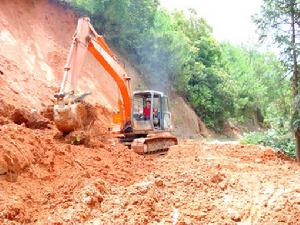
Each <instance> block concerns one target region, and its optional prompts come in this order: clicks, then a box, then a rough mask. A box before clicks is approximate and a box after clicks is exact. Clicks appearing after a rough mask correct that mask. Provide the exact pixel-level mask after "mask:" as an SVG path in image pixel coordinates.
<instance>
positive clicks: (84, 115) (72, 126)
mask: <svg viewBox="0 0 300 225" xmlns="http://www.w3.org/2000/svg"><path fill="white" fill-rule="evenodd" d="M89 94H91V93H84V94H81V95H78V96H72V97H71V99H72V100H70V99H69V100H67V98H64V99H63V100H61V102H60V103H59V104H56V105H54V109H53V118H54V122H55V125H56V127H57V129H58V130H59V131H61V132H63V133H70V132H72V131H74V130H77V129H82V128H85V127H86V126H88V125H90V124H91V123H92V122H93V121H94V120H95V119H96V117H97V116H96V112H95V111H94V109H93V107H92V106H91V105H90V104H89V103H87V102H85V101H83V98H85V97H86V96H87V95H89ZM63 101H66V102H63Z"/></svg>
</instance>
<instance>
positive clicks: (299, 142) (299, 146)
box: [291, 3, 300, 162]
mask: <svg viewBox="0 0 300 225" xmlns="http://www.w3.org/2000/svg"><path fill="white" fill-rule="evenodd" d="M295 7H296V5H295V3H292V4H291V28H292V37H291V41H292V43H291V44H292V46H291V47H292V55H293V65H292V66H293V68H292V71H293V76H292V94H293V102H292V110H293V112H295V111H296V110H297V108H296V107H298V106H297V105H296V97H297V95H298V63H297V47H296V32H295ZM295 138H296V149H295V150H296V156H297V160H298V161H299V162H300V128H298V129H296V131H295Z"/></svg>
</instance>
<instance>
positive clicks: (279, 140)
mask: <svg viewBox="0 0 300 225" xmlns="http://www.w3.org/2000/svg"><path fill="white" fill-rule="evenodd" d="M241 143H243V144H261V145H264V146H270V147H272V148H275V149H279V150H281V151H283V152H284V153H285V154H287V155H288V156H290V157H295V142H294V138H293V135H292V133H291V132H290V131H289V130H287V129H285V128H280V129H270V130H267V131H265V132H251V133H248V134H246V135H245V136H244V137H243V139H242V140H241Z"/></svg>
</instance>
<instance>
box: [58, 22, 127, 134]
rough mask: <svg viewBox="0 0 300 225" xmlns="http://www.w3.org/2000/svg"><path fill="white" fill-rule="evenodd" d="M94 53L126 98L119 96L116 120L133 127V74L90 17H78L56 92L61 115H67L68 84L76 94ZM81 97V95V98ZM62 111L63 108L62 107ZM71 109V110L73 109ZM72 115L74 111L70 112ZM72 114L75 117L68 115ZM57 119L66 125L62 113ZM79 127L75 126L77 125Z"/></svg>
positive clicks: (121, 126) (67, 129)
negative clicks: (116, 54) (119, 61)
mask: <svg viewBox="0 0 300 225" xmlns="http://www.w3.org/2000/svg"><path fill="white" fill-rule="evenodd" d="M87 52H90V53H91V54H92V55H93V56H94V57H95V59H96V60H97V61H98V62H99V63H100V64H101V65H102V66H103V68H104V69H105V70H106V71H107V73H108V74H109V75H110V76H111V77H112V78H113V80H114V81H115V82H116V84H117V86H118V88H119V93H120V94H121V97H122V98H119V99H118V108H119V109H118V110H119V111H118V113H116V114H115V115H114V119H113V121H114V122H115V123H117V124H120V128H121V131H125V130H126V129H127V130H128V129H130V128H131V96H130V91H129V90H130V83H129V82H130V77H129V76H128V75H127V74H126V72H125V70H124V69H123V68H122V67H121V66H120V64H119V63H118V60H117V58H116V56H115V55H114V54H113V52H112V51H111V50H110V48H109V47H108V45H107V44H106V42H105V40H104V38H103V36H101V35H98V34H97V32H96V31H95V29H94V28H93V26H92V25H91V23H90V19H89V18H87V17H83V18H80V19H79V20H78V24H77V28H76V31H75V33H74V36H73V42H72V45H71V48H70V52H69V55H68V58H67V63H66V66H65V68H64V76H63V80H62V83H61V87H60V92H59V93H58V94H56V95H55V97H56V98H57V99H58V105H59V106H61V109H60V111H61V112H62V113H61V115H63V114H67V113H66V112H65V111H64V109H63V108H65V109H66V110H67V107H64V105H65V102H66V101H65V98H66V95H67V94H66V92H65V89H66V83H67V81H68V80H71V89H72V90H71V92H70V93H71V96H73V98H71V99H76V98H75V97H74V96H75V94H76V87H77V80H78V78H79V76H80V71H81V68H82V66H83V63H84V59H85V56H86V53H87ZM79 98H80V97H79ZM58 111H59V108H58ZM69 111H71V110H69ZM69 114H70V113H69ZM68 117H71V116H70V115H68ZM57 118H58V119H57V120H61V123H62V124H63V118H62V116H60V117H59V116H58V117H57ZM63 127H64V126H62V128H61V129H62V131H63V132H68V131H70V130H71V128H70V127H72V126H68V128H66V130H64V129H65V128H63ZM74 128H75V125H74Z"/></svg>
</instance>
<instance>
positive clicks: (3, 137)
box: [0, 0, 300, 225]
mask: <svg viewBox="0 0 300 225" xmlns="http://www.w3.org/2000/svg"><path fill="white" fill-rule="evenodd" d="M0 5H1V7H0V86H1V88H0V224H40V225H44V224H52V225H61V224H178V225H179V224H181V225H183V224H270V225H273V224H291V225H292V224H293V225H294V224H300V166H299V165H298V164H297V163H296V162H295V161H293V160H291V159H288V158H287V157H285V156H284V155H282V154H279V153H276V152H274V151H273V150H272V149H270V148H265V147H261V146H245V145H239V144H225V143H223V144H222V143H215V144H209V143H206V142H205V141H203V140H199V139H194V140H191V139H181V140H180V144H179V145H178V146H175V147H172V148H171V149H170V151H169V152H168V153H167V154H165V155H152V156H140V155H137V154H135V153H134V152H132V151H131V150H130V149H128V148H127V147H125V146H123V145H121V144H119V143H118V140H116V139H114V138H113V137H112V136H111V135H110V134H109V132H108V128H109V127H110V126H111V118H112V111H113V109H114V108H115V105H116V99H117V98H116V96H117V95H118V91H117V88H116V85H115V84H114V82H112V80H111V78H110V77H109V76H108V75H107V74H106V73H105V71H104V70H103V68H101V67H100V66H99V65H98V64H97V62H96V61H95V60H94V59H92V58H91V57H89V56H88V57H87V60H86V64H85V66H84V68H83V71H82V74H83V75H84V77H83V78H82V79H80V80H79V87H78V89H79V90H85V91H86V90H89V91H92V92H93V94H92V95H91V96H90V97H88V99H87V100H88V102H89V103H91V104H93V106H94V107H95V111H96V114H97V121H96V122H95V124H93V126H92V127H90V129H88V130H81V131H78V132H75V133H72V134H70V135H67V136H63V135H62V134H61V133H60V132H59V131H58V130H57V129H56V127H55V126H54V123H53V121H52V119H53V118H52V114H51V112H52V110H51V107H52V106H53V104H54V97H53V94H54V93H55V92H57V90H58V87H59V81H60V80H61V77H62V72H63V67H64V63H65V61H66V58H67V54H68V49H69V46H70V42H71V39H72V35H73V32H74V30H75V26H76V21H77V16H76V15H75V14H74V12H72V11H71V10H69V9H65V8H63V7H61V6H57V5H56V4H54V3H53V1H47V0H34V1H30V0H28V1H24V0H1V3H0ZM128 68H130V70H132V71H133V70H134V69H133V67H130V66H129V67H128V66H127V67H126V69H128ZM130 70H128V73H129V74H130V75H131V74H134V73H132V71H130ZM135 76H138V75H137V74H136V75H135ZM139 79H141V77H140V78H139ZM137 83H138V79H136V78H135V77H133V86H134V85H135V86H138V85H137ZM173 99H175V101H174V102H175V103H174V104H173V105H174V109H173V110H174V112H175V113H174V115H176V114H177V115H181V117H177V120H178V121H175V122H176V123H175V128H176V129H177V133H178V134H180V135H181V134H183V133H184V134H186V135H187V136H188V137H197V136H198V134H199V133H205V134H206V133H207V130H206V129H205V127H203V124H202V123H200V122H201V121H200V122H199V119H198V118H197V117H196V115H195V113H194V112H192V111H191V110H190V109H188V110H185V109H186V107H188V106H187V105H186V104H185V103H184V101H183V99H180V98H179V99H176V97H173ZM183 106H184V107H185V108H184V107H183ZM176 112H178V113H176ZM179 120H180V121H179ZM182 124H183V125H182ZM207 136H209V135H207Z"/></svg>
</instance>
